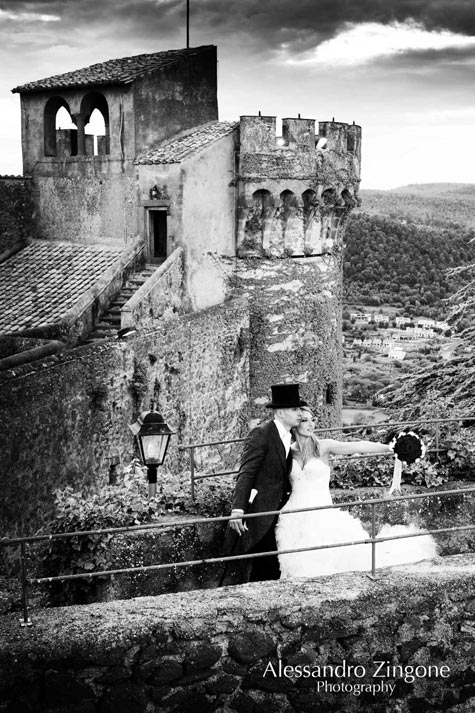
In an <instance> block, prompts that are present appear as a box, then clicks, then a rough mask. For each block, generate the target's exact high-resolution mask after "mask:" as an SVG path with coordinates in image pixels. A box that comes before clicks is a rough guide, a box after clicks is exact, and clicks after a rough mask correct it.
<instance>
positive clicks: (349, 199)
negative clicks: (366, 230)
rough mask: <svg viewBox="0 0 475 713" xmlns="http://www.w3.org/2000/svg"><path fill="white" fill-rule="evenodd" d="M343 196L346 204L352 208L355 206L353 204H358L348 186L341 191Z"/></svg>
mask: <svg viewBox="0 0 475 713" xmlns="http://www.w3.org/2000/svg"><path fill="white" fill-rule="evenodd" d="M341 197H342V198H343V200H344V202H345V205H346V206H349V207H350V208H353V206H354V205H355V204H356V201H355V199H354V198H353V196H352V195H351V193H350V191H349V190H348V188H344V189H343V190H342V192H341Z"/></svg>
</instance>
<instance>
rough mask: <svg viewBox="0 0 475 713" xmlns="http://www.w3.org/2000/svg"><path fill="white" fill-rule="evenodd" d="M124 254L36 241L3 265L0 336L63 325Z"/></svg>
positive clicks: (99, 247)
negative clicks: (72, 309) (83, 296)
mask: <svg viewBox="0 0 475 713" xmlns="http://www.w3.org/2000/svg"><path fill="white" fill-rule="evenodd" d="M121 254H122V253H121V252H120V251H119V250H112V249H109V248H105V247H101V246H88V245H77V244H74V243H67V244H66V243H51V242H48V241H41V240H38V241H35V242H33V243H31V244H30V245H28V246H27V247H26V248H24V249H23V250H20V252H18V253H16V254H15V255H12V256H11V257H10V258H8V260H5V262H3V263H1V264H0V333H3V334H7V333H9V332H14V331H18V330H21V329H26V328H27V327H28V328H30V329H31V328H35V327H39V326H40V325H45V324H47V325H51V324H56V323H57V322H59V321H60V320H61V319H62V317H63V316H64V315H65V313H66V312H67V311H68V310H69V309H70V308H71V307H73V306H74V304H75V303H76V302H77V301H78V300H79V299H80V297H81V296H82V295H83V294H84V293H85V292H86V291H87V290H88V289H89V288H90V287H92V286H93V285H94V284H95V283H96V282H97V281H98V280H99V278H100V277H101V276H102V275H103V274H104V272H105V271H106V270H107V269H108V268H109V267H111V266H112V265H113V264H114V263H115V262H116V261H117V260H119V258H120V257H121Z"/></svg>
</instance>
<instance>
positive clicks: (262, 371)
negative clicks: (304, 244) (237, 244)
mask: <svg viewBox="0 0 475 713" xmlns="http://www.w3.org/2000/svg"><path fill="white" fill-rule="evenodd" d="M222 264H223V266H226V269H227V270H228V275H229V286H230V290H231V294H239V293H243V294H245V295H246V296H247V297H248V299H249V307H250V393H251V400H250V410H251V416H252V418H255V419H262V418H263V417H264V416H265V408H264V406H265V404H266V403H267V402H268V400H269V396H270V387H271V385H272V384H277V383H282V382H290V383H293V382H295V383H300V384H301V393H302V395H303V398H304V399H305V400H306V401H307V402H308V403H309V404H310V405H311V406H312V407H313V409H314V410H315V414H316V416H317V418H318V421H319V423H320V424H321V425H337V424H338V423H339V420H340V409H341V403H342V368H341V363H342V354H341V349H342V347H341V335H342V332H341V299H342V265H341V255H334V256H330V255H328V256H319V257H309V258H297V259H293V258H285V259H280V260H265V259H259V258H249V259H247V260H240V259H234V260H226V259H223V260H222Z"/></svg>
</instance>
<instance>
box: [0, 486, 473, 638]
mask: <svg viewBox="0 0 475 713" xmlns="http://www.w3.org/2000/svg"><path fill="white" fill-rule="evenodd" d="M474 492H475V487H472V488H463V489H459V490H445V491H436V492H433V493H417V494H414V495H399V496H392V497H390V498H375V499H372V500H353V501H349V502H344V503H340V504H338V505H322V506H318V507H311V508H298V509H293V510H286V511H285V512H283V513H281V511H280V510H269V511H266V512H261V513H252V514H247V515H246V516H245V517H246V519H249V518H258V517H268V516H270V515H271V516H276V515H285V516H288V515H292V514H295V513H302V512H313V511H318V510H330V509H339V508H342V507H344V508H346V507H354V506H359V507H363V506H365V507H366V506H369V507H370V508H371V535H370V536H369V537H368V538H365V539H363V540H353V541H349V542H339V543H335V544H332V545H318V546H317V545H316V546H313V547H302V548H297V549H290V550H273V551H268V552H261V553H256V554H243V555H231V556H226V557H207V558H201V559H196V560H187V561H184V562H169V563H164V564H154V565H143V566H140V567H122V568H119V569H109V570H99V571H95V572H79V573H76V574H64V575H57V576H53V577H34V578H30V577H28V572H27V557H28V555H27V551H26V546H27V545H28V544H30V543H34V542H42V541H51V540H56V539H68V538H72V537H86V536H88V535H101V534H102V535H105V534H119V533H132V532H137V531H144V530H145V531H149V530H164V529H171V528H176V527H178V528H184V527H191V526H193V525H198V524H199V525H202V524H211V523H217V522H227V521H229V520H235V519H240V516H230V515H226V516H219V517H210V518H195V519H191V520H186V521H184V522H179V521H176V522H169V523H147V524H143V525H133V526H129V527H115V528H105V529H99V530H82V531H75V532H62V533H49V534H44V535H32V536H30V537H14V538H2V539H1V540H0V546H2V547H13V546H18V545H19V547H20V578H21V589H22V610H23V619H20V624H21V626H31V620H30V617H29V591H28V590H29V587H30V586H31V585H32V584H44V583H52V582H60V581H61V582H63V581H70V580H78V579H94V578H96V577H104V576H110V577H112V576H114V575H117V574H126V573H128V572H151V571H158V570H162V569H172V568H173V569H175V568H177V567H192V566H195V565H207V564H215V563H218V562H222V563H228V562H231V561H236V560H246V559H253V558H257V557H267V556H269V555H286V554H293V553H298V552H308V551H313V550H325V549H334V548H337V547H348V546H354V545H362V544H370V545H371V573H370V574H368V576H369V577H370V578H371V579H375V577H376V545H377V544H378V543H381V542H386V541H389V540H401V539H408V538H412V537H421V536H425V535H427V534H431V535H435V534H443V533H449V532H461V531H466V530H475V524H473V525H459V526H455V527H447V528H439V529H433V530H422V531H420V532H417V533H409V534H405V535H393V536H389V537H377V536H376V507H377V506H378V505H388V504H390V503H394V502H398V501H406V500H416V499H427V498H431V497H438V498H439V497H447V496H449V495H457V496H462V498H463V497H465V495H466V494H471V493H474Z"/></svg>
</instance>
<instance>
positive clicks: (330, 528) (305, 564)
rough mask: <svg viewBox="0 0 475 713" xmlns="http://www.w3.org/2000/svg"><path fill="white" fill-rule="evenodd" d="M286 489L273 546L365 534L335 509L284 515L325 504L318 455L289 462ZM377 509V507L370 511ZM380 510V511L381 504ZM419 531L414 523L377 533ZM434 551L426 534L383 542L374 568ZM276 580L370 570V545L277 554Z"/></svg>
mask: <svg viewBox="0 0 475 713" xmlns="http://www.w3.org/2000/svg"><path fill="white" fill-rule="evenodd" d="M290 482H291V485H292V493H291V495H290V498H289V500H288V501H287V503H286V505H285V506H284V507H283V508H282V512H281V514H280V516H279V520H278V522H277V525H276V530H275V534H276V542H277V548H278V549H279V550H294V549H300V548H304V547H313V546H317V545H333V544H335V543H338V542H355V541H357V540H364V539H368V537H369V536H370V535H369V533H368V532H367V531H366V530H365V529H364V528H363V526H362V524H361V522H360V521H359V520H358V518H356V517H354V516H353V515H351V514H350V513H349V512H347V511H345V510H340V509H337V508H334V509H331V508H329V509H328V510H314V511H309V512H300V513H295V514H287V515H286V514H284V513H285V512H286V511H288V510H295V509H299V508H310V507H317V506H322V505H331V504H332V498H331V495H330V488H329V486H330V466H329V465H327V464H326V463H325V462H324V461H323V460H321V459H320V458H310V459H309V460H308V461H307V463H306V464H305V466H304V467H303V469H302V468H301V467H300V465H299V464H298V463H297V461H296V460H294V461H293V465H292V472H291V473H290ZM376 512H378V510H377V511H376ZM380 512H384V509H383V508H382V509H381V510H380ZM415 532H424V530H420V529H419V528H417V527H416V526H415V525H392V526H391V525H383V527H382V528H381V529H380V530H379V532H378V534H377V537H391V536H395V535H406V534H411V533H415ZM436 554H437V547H436V543H435V541H434V539H433V537H432V536H431V535H428V534H424V535H421V536H420V537H409V538H406V539H401V540H389V541H384V542H380V543H378V544H377V545H376V567H377V568H379V567H388V566H391V565H396V564H404V563H406V562H418V561H420V560H423V559H430V558H432V557H435V556H436ZM279 563H280V570H281V578H293V577H317V576H319V575H326V574H334V573H336V572H352V571H355V570H359V571H368V570H371V544H370V543H367V544H363V545H351V546H344V547H332V548H330V549H324V550H308V551H306V552H294V553H292V554H287V555H279Z"/></svg>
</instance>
